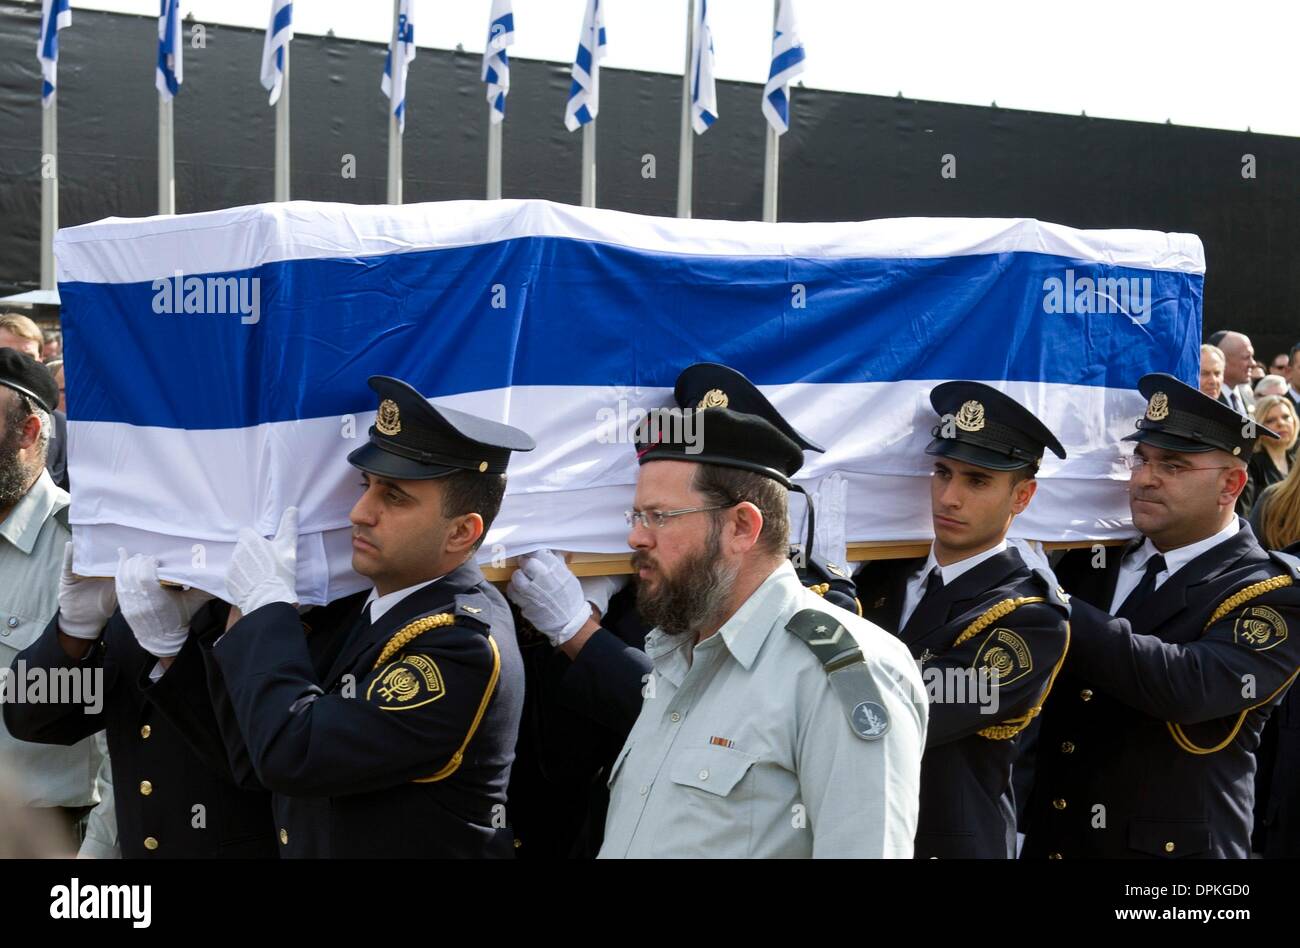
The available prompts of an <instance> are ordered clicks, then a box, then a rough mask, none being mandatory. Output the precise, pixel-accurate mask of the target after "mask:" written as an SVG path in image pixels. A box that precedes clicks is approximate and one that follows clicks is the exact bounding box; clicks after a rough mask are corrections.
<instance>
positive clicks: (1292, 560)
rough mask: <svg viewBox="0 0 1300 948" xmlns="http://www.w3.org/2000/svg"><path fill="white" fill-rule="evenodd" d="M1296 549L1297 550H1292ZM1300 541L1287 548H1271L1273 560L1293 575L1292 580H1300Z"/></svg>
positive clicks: (1288, 573)
mask: <svg viewBox="0 0 1300 948" xmlns="http://www.w3.org/2000/svg"><path fill="white" fill-rule="evenodd" d="M1292 550H1295V552H1294V553H1293V552H1291V551H1292ZM1297 553H1300V543H1295V544H1292V545H1291V546H1289V547H1287V548H1286V549H1285V550H1269V551H1268V555H1269V556H1270V557H1271V558H1272V560H1273V562H1274V563H1276V564H1277V565H1278V566H1280V567H1282V568H1283V569H1284V570H1286V572H1287V575H1288V576H1290V577H1291V581H1292V582H1297V581H1300V556H1297V555H1296V554H1297Z"/></svg>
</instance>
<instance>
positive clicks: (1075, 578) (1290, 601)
mask: <svg viewBox="0 0 1300 948" xmlns="http://www.w3.org/2000/svg"><path fill="white" fill-rule="evenodd" d="M1136 545H1137V544H1136V543H1134V544H1131V545H1130V547H1129V549H1133V548H1136ZM1124 552H1127V550H1126V551H1124ZM1094 556H1095V554H1093V553H1092V552H1091V551H1088V550H1079V551H1076V552H1075V553H1071V554H1068V555H1067V556H1066V557H1065V558H1064V559H1063V560H1062V561H1061V564H1060V568H1059V569H1058V570H1057V576H1058V577H1059V578H1060V580H1061V582H1062V584H1063V585H1064V586H1065V588H1066V589H1067V590H1069V591H1070V593H1072V594H1073V599H1072V601H1071V605H1072V609H1073V620H1072V621H1073V628H1074V637H1073V642H1072V644H1071V647H1070V654H1069V656H1068V657H1067V659H1066V663H1065V669H1064V670H1063V672H1062V674H1061V680H1060V681H1059V682H1058V683H1057V685H1056V687H1055V689H1054V690H1053V692H1052V696H1051V698H1050V699H1049V700H1048V702H1047V706H1046V707H1045V708H1044V710H1043V716H1042V731H1041V735H1040V741H1039V753H1038V763H1037V767H1038V770H1037V774H1036V779H1035V786H1034V792H1033V795H1032V798H1031V800H1030V805H1029V813H1028V833H1027V839H1026V840H1025V846H1024V850H1023V855H1024V856H1025V857H1026V858H1031V857H1048V858H1073V857H1077V856H1091V857H1108V858H1118V857H1128V858H1143V857H1172V858H1178V857H1245V856H1247V855H1248V854H1249V851H1250V832H1251V810H1252V806H1253V803H1254V797H1255V788H1254V780H1255V750H1256V748H1257V747H1258V745H1259V737H1260V731H1261V730H1262V729H1263V726H1264V722H1265V721H1266V719H1267V718H1268V716H1269V714H1270V713H1271V712H1272V710H1273V708H1274V707H1275V706H1276V705H1277V703H1278V702H1279V701H1280V700H1281V699H1282V696H1283V693H1284V691H1285V689H1286V687H1287V685H1288V683H1289V682H1290V681H1291V679H1292V678H1293V677H1294V676H1295V673H1296V669H1297V667H1298V665H1300V638H1298V637H1297V636H1300V587H1297V586H1296V585H1295V582H1296V579H1297V573H1296V572H1295V570H1294V568H1293V566H1292V565H1291V562H1290V561H1285V560H1283V559H1281V558H1280V557H1275V556H1273V555H1272V554H1269V553H1266V552H1265V551H1264V550H1263V549H1262V548H1261V547H1260V545H1259V543H1258V542H1257V541H1256V540H1255V536H1254V533H1252V531H1251V529H1250V527H1249V526H1248V525H1246V524H1244V523H1243V524H1242V526H1241V529H1240V531H1239V532H1238V533H1237V534H1236V535H1235V536H1233V537H1232V538H1230V539H1228V540H1226V541H1224V542H1223V543H1221V544H1219V545H1218V546H1215V547H1213V548H1212V549H1210V550H1207V551H1205V552H1204V553H1202V554H1201V555H1200V556H1198V557H1196V558H1195V559H1194V560H1192V561H1191V562H1190V563H1188V564H1186V565H1185V566H1183V568H1182V569H1180V570H1178V571H1177V572H1176V573H1174V574H1173V575H1172V576H1171V577H1169V578H1168V579H1167V580H1166V581H1165V582H1164V583H1163V584H1161V586H1160V588H1159V589H1157V590H1155V591H1154V592H1153V593H1152V594H1151V595H1150V596H1149V598H1147V599H1146V600H1145V602H1144V603H1143V604H1142V606H1141V608H1140V611H1138V612H1137V613H1136V617H1135V619H1134V620H1133V622H1132V623H1130V622H1129V621H1127V620H1125V619H1118V618H1115V617H1113V616H1111V615H1109V614H1108V613H1107V612H1106V611H1105V610H1107V609H1109V607H1110V604H1111V599H1112V597H1113V595H1114V591H1115V586H1116V582H1117V580H1118V576H1119V566H1120V562H1121V560H1122V558H1123V557H1122V555H1120V551H1118V550H1111V551H1109V555H1108V556H1107V557H1106V562H1105V565H1104V568H1093V565H1092V564H1093V561H1094Z"/></svg>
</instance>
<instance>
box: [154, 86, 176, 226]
mask: <svg viewBox="0 0 1300 948" xmlns="http://www.w3.org/2000/svg"><path fill="white" fill-rule="evenodd" d="M172 101H173V100H171V99H164V98H163V97H162V96H161V95H159V96H158V213H159V214H175V213H176V148H175V141H174V139H173V136H172Z"/></svg>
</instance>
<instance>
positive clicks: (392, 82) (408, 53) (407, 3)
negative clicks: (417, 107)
mask: <svg viewBox="0 0 1300 948" xmlns="http://www.w3.org/2000/svg"><path fill="white" fill-rule="evenodd" d="M413 59H415V21H414V20H413V19H411V0H402V5H401V7H400V8H399V10H398V14H397V71H396V74H394V72H393V47H392V46H389V47H388V56H387V57H385V58H384V78H383V79H382V80H381V81H380V83H379V89H380V91H382V92H383V93H384V95H386V96H388V98H389V101H390V103H391V106H392V109H393V114H394V115H396V116H397V128H398V130H399V131H403V132H404V131H406V73H407V71H408V70H409V69H410V67H411V60H413Z"/></svg>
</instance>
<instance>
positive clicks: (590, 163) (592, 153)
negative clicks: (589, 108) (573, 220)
mask: <svg viewBox="0 0 1300 948" xmlns="http://www.w3.org/2000/svg"><path fill="white" fill-rule="evenodd" d="M582 206H583V207H595V206H596V120H595V119H592V120H591V121H590V122H588V123H587V124H586V125H584V126H582Z"/></svg>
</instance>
